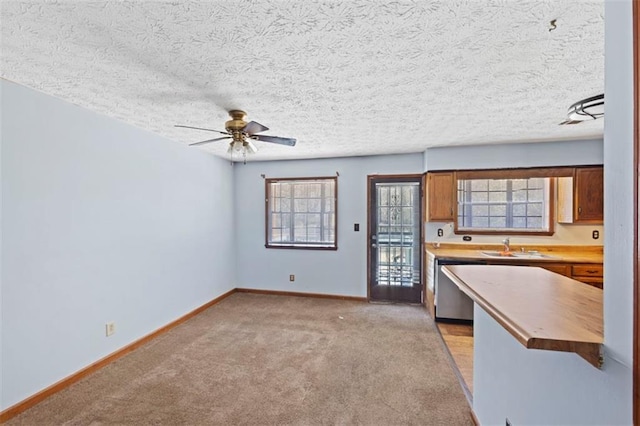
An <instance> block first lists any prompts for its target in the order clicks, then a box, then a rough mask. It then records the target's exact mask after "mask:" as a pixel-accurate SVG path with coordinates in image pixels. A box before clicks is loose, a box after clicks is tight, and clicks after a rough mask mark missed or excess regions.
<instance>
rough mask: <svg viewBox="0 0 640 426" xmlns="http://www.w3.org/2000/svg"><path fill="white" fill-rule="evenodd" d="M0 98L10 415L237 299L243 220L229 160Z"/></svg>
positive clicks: (71, 110) (81, 113) (12, 91)
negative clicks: (179, 322)
mask: <svg viewBox="0 0 640 426" xmlns="http://www.w3.org/2000/svg"><path fill="white" fill-rule="evenodd" d="M1 87H2V109H1V111H2V154H1V159H2V165H1V172H2V282H1V283H2V288H1V292H2V402H1V407H2V408H7V407H9V406H11V405H13V404H15V403H16V402H19V401H21V400H23V399H24V398H27V397H29V396H30V395H32V394H33V393H35V392H38V391H40V390H41V389H43V388H45V387H47V386H49V385H51V384H53V383H54V382H56V381H58V380H60V379H62V378H64V377H66V376H68V375H70V374H72V373H74V372H76V371H77V370H79V369H81V368H83V367H85V366H87V365H88V364H90V363H92V362H94V361H96V360H98V359H100V358H102V357H104V356H105V355H108V354H109V353H112V352H114V351H115V350H117V349H119V348H120V347H122V346H124V345H126V344H128V343H131V342H132V341H134V340H136V339H138V338H140V337H142V336H144V335H146V334H148V333H150V332H152V331H154V330H155V329H157V328H159V327H161V326H164V325H166V324H167V323H169V322H170V321H172V320H174V319H176V318H178V317H180V316H182V315H184V314H185V313H187V312H189V311H191V310H193V309H194V308H196V307H198V306H200V305H202V304H204V303H206V302H208V301H210V300H212V299H213V298H215V297H217V296H219V295H220V294H222V293H224V292H226V291H228V290H230V289H232V288H234V287H235V282H234V265H233V260H232V259H233V249H234V240H233V237H234V235H233V231H232V230H233V227H234V219H233V214H232V213H233V212H232V208H233V185H232V168H231V167H230V166H229V163H228V162H226V161H224V160H221V159H219V158H216V157H213V156H211V155H208V154H205V153H203V152H201V151H198V150H194V149H189V148H187V147H184V146H182V145H180V144H177V143H175V142H170V141H168V140H166V139H163V138H160V137H158V136H155V135H153V134H150V133H148V132H145V131H143V130H140V129H137V128H133V127H131V126H129V125H127V124H124V123H122V122H118V121H116V120H113V119H110V118H107V117H104V116H100V115H97V114H94V113H92V112H90V111H87V110H85V109H82V108H79V107H77V106H75V105H72V104H69V103H66V102H62V101H60V100H57V99H55V98H52V97H49V96H46V95H43V94H40V93H38V92H35V91H33V90H31V89H27V88H24V87H21V86H18V85H16V84H13V83H10V82H7V81H4V80H3V81H1ZM108 321H115V322H116V333H115V334H114V335H113V336H111V337H108V338H107V337H105V323H106V322H108Z"/></svg>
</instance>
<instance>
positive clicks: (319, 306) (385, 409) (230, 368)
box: [8, 293, 473, 425]
mask: <svg viewBox="0 0 640 426" xmlns="http://www.w3.org/2000/svg"><path fill="white" fill-rule="evenodd" d="M8 424H9V425H111V424H118V425H144V424H162V425H209V424H221V425H227V424H234V425H235V424H251V425H275V424H278V425H280V424H304V425H316V424H342V425H352V424H365V425H400V424H420V425H466V424H473V423H472V422H471V417H470V410H469V406H468V404H467V401H466V399H465V397H464V395H463V393H462V390H461V388H460V385H459V383H458V381H457V379H456V377H455V375H454V373H453V370H452V368H451V366H450V364H449V362H448V359H447V355H446V354H445V352H444V349H443V346H442V343H441V341H440V340H439V337H438V335H437V334H436V331H435V328H434V325H433V322H432V321H431V319H430V318H429V317H428V316H427V315H426V313H425V311H424V309H423V308H421V307H418V306H406V305H378V304H367V303H362V302H349V301H338V300H326V299H314V298H303V297H288V296H269V295H257V294H246V293H236V294H234V295H232V296H230V297H229V298H227V299H225V300H223V301H222V302H221V303H219V304H217V305H215V306H213V307H211V308H209V309H208V310H206V311H204V312H203V313H201V314H200V315H197V316H196V317H194V318H192V319H191V320H189V321H187V322H185V323H184V324H182V325H180V326H178V327H176V328H174V329H173V330H171V331H170V332H168V333H166V334H164V335H162V336H160V337H159V338H157V339H155V340H153V341H152V342H150V343H149V344H147V345H145V346H144V347H142V348H140V349H138V350H136V351H134V352H132V353H131V354H129V355H127V356H125V357H123V358H121V359H119V360H118V361H116V362H114V363H112V364H110V365H108V366H107V367H105V368H103V369H102V370H100V371H98V372H96V373H95V374H93V375H91V376H89V377H87V378H85V379H83V380H81V381H79V382H77V383H76V384H74V385H72V386H71V387H69V388H67V389H65V390H64V391H61V392H59V393H57V394H56V395H54V396H52V397H51V398H49V399H47V400H45V401H43V402H41V403H40V404H38V405H37V406H35V407H33V408H31V409H30V410H27V411H25V412H24V413H22V414H20V415H19V416H17V417H14V418H13V419H11V420H10V421H9V422H8Z"/></svg>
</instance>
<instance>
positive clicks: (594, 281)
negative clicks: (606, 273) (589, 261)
mask: <svg viewBox="0 0 640 426" xmlns="http://www.w3.org/2000/svg"><path fill="white" fill-rule="evenodd" d="M573 279H575V280H577V281H580V282H581V283H585V284H589V285H592V286H594V287H598V288H602V287H603V285H602V278H599V277H574V278H573Z"/></svg>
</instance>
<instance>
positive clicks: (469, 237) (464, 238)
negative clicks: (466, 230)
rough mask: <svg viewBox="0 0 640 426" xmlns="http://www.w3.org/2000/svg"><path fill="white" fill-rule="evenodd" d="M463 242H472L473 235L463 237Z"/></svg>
mask: <svg viewBox="0 0 640 426" xmlns="http://www.w3.org/2000/svg"><path fill="white" fill-rule="evenodd" d="M462 241H471V235H465V236H464V237H462Z"/></svg>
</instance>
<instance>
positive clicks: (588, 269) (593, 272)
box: [572, 265, 602, 278]
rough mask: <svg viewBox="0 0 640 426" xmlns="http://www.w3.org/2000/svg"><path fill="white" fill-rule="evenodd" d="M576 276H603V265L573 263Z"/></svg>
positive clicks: (573, 273)
mask: <svg viewBox="0 0 640 426" xmlns="http://www.w3.org/2000/svg"><path fill="white" fill-rule="evenodd" d="M572 269H573V272H572V275H573V276H574V277H599V278H602V265H573V267H572Z"/></svg>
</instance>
